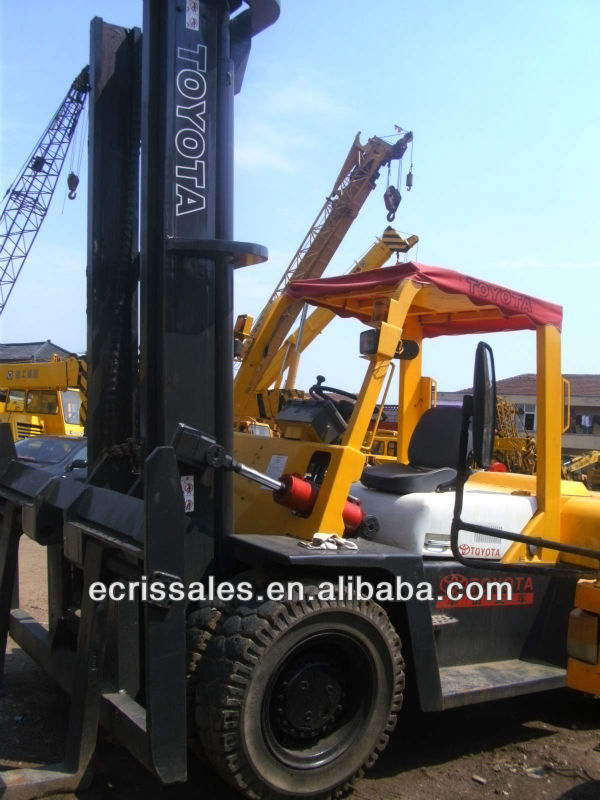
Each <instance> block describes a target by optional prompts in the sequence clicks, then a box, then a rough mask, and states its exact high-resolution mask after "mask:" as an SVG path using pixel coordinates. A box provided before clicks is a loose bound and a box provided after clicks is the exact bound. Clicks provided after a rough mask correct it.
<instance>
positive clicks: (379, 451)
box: [371, 439, 383, 456]
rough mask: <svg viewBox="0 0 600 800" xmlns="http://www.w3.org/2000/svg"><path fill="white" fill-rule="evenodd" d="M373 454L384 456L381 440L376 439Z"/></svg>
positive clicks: (372, 447) (372, 448)
mask: <svg viewBox="0 0 600 800" xmlns="http://www.w3.org/2000/svg"><path fill="white" fill-rule="evenodd" d="M371 453H372V455H374V456H380V455H382V454H383V442H382V441H381V440H379V439H375V441H374V442H373V444H372V445H371Z"/></svg>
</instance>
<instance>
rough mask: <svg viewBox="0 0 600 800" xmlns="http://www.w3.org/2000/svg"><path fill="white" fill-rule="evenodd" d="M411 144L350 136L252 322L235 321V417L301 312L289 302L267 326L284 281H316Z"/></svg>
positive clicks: (244, 412) (242, 410)
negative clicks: (261, 340) (386, 171)
mask: <svg viewBox="0 0 600 800" xmlns="http://www.w3.org/2000/svg"><path fill="white" fill-rule="evenodd" d="M412 139H413V135H412V133H410V132H407V133H404V135H403V136H401V137H400V138H399V139H398V140H397V141H396V142H395V143H394V144H390V143H389V142H386V141H385V140H383V139H381V138H379V137H377V136H374V137H372V138H370V139H369V140H368V141H367V143H366V144H365V145H362V144H361V142H360V138H359V134H357V135H356V137H355V139H354V142H353V143H352V146H351V147H350V150H349V151H348V155H347V156H346V159H345V161H344V163H343V165H342V169H341V170H340V173H339V175H338V176H337V178H336V180H335V182H334V184H333V188H332V190H331V191H330V193H329V195H328V196H327V198H326V200H325V203H324V204H323V207H322V208H321V210H320V211H319V214H318V215H317V217H316V219H315V221H314V222H313V224H312V225H311V227H310V229H309V231H308V233H307V234H306V236H305V237H304V240H303V241H302V244H301V245H300V247H299V248H298V249H297V251H296V253H295V255H294V257H293V258H292V260H291V262H290V264H289V265H288V267H287V268H286V270H285V272H284V273H283V275H282V277H281V279H280V281H279V283H278V284H277V286H276V287H275V290H274V291H273V293H272V295H271V297H270V298H269V300H268V301H267V303H266V305H265V307H264V308H263V310H262V311H261V313H260V314H259V316H258V318H257V319H256V321H255V322H254V324H253V325H252V320H251V319H250V317H247V316H246V317H242V318H241V320H240V319H238V325H236V332H237V338H238V341H239V342H241V348H240V352H239V356H238V358H239V359H240V366H239V369H238V371H237V374H236V377H235V383H234V415H235V417H236V418H240V417H243V416H244V415H247V414H248V413H250V412H249V410H248V403H249V401H250V405H252V403H251V398H252V397H253V396H254V394H255V392H256V391H257V387H258V385H259V383H260V384H261V385H264V379H263V376H264V374H265V372H266V371H267V370H268V369H269V368H270V367H271V364H272V361H273V359H274V358H275V356H276V355H277V354H278V352H279V351H280V348H281V346H282V345H283V343H284V341H285V339H286V337H287V335H288V334H289V332H290V330H291V328H292V326H293V325H294V322H295V321H296V319H297V318H298V317H299V316H300V313H301V311H302V306H303V303H302V302H301V301H298V302H296V303H293V304H291V306H290V307H289V308H287V309H286V311H285V313H284V314H282V315H281V316H280V317H279V318H278V319H277V323H276V324H275V325H271V321H272V320H271V317H272V315H273V313H275V308H276V301H277V299H278V298H279V297H281V295H282V294H283V292H284V291H285V289H286V287H287V286H288V284H289V283H290V281H292V280H300V279H304V278H319V277H321V275H322V274H323V272H324V271H325V269H326V268H327V265H328V264H329V263H330V261H331V259H332V257H333V255H334V253H335V251H336V250H337V248H338V246H339V245H340V242H341V241H342V239H343V238H344V236H345V235H346V233H347V231H348V230H349V228H350V226H351V225H352V222H353V221H354V219H355V218H356V216H357V214H358V212H359V211H360V209H361V208H362V206H363V204H364V202H365V200H366V199H367V197H368V196H369V194H370V193H371V191H372V190H373V189H374V188H375V182H376V180H377V178H378V176H379V170H380V169H381V168H382V167H383V166H385V165H386V164H389V163H390V162H391V161H392V160H394V159H400V158H402V156H403V155H404V153H405V152H406V149H407V147H408V145H409V143H410V142H412ZM388 216H390V215H388ZM267 326H268V327H269V330H270V331H272V333H271V335H270V337H269V341H268V342H267V343H266V345H263V346H261V349H260V351H259V350H257V348H256V341H257V339H258V337H259V334H260V333H261V332H262V331H263V330H264V329H265V327H267ZM269 374H272V373H271V372H270V373H269Z"/></svg>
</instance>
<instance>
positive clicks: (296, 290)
mask: <svg viewBox="0 0 600 800" xmlns="http://www.w3.org/2000/svg"><path fill="white" fill-rule="evenodd" d="M298 300H302V301H304V302H306V303H308V304H312V305H314V306H317V308H318V309H327V310H328V311H329V312H333V313H334V314H336V315H338V316H341V317H354V318H357V319H358V320H360V321H361V322H362V323H363V324H364V325H365V326H366V330H365V331H364V332H363V334H362V335H361V340H360V347H359V349H360V354H361V355H362V356H363V357H365V358H366V360H367V369H366V373H365V376H364V379H363V382H362V386H361V388H360V391H359V392H358V393H357V395H356V399H355V398H354V396H353V395H352V394H351V393H349V392H345V391H340V390H339V389H336V388H334V387H327V386H326V384H325V379H324V378H323V377H322V376H319V377H318V379H317V382H316V383H315V384H314V385H313V387H311V391H310V394H309V397H305V398H304V399H300V398H293V399H292V400H291V401H290V402H286V403H284V404H283V405H282V407H281V408H280V409H279V412H278V413H277V415H276V417H275V421H276V423H277V426H278V428H279V429H280V431H281V434H282V435H281V437H274V438H273V439H269V440H267V439H265V440H264V441H263V442H258V441H257V439H254V440H251V437H245V441H244V442H242V441H239V440H238V438H239V437H238V438H236V450H235V454H236V458H237V459H239V460H240V461H242V462H244V463H247V464H249V465H250V466H252V467H254V468H256V469H258V470H261V471H264V472H267V473H268V474H269V475H271V476H272V477H275V478H279V477H280V476H281V475H282V474H289V473H296V474H299V475H301V476H303V477H305V478H308V479H309V480H313V481H314V482H315V484H316V486H317V487H318V497H317V500H316V502H315V505H314V507H313V510H312V512H311V514H310V516H309V517H305V518H300V517H298V516H294V515H291V514H290V513H289V512H288V511H287V510H285V509H278V508H274V504H273V502H272V499H271V498H270V496H269V494H268V493H267V492H265V491H264V490H261V489H260V488H254V487H248V486H247V485H242V484H241V482H238V483H237V485H236V496H235V532H236V533H270V532H271V533H274V534H275V533H278V534H281V533H287V534H289V535H292V536H296V537H299V538H304V539H311V538H312V536H313V534H314V533H315V531H319V532H324V533H337V534H340V535H342V534H343V532H344V524H343V520H342V509H343V506H344V503H345V502H346V501H347V499H348V496H349V495H351V496H353V497H355V498H357V499H358V500H360V501H361V502H362V505H363V507H364V508H365V509H366V510H367V511H368V513H375V514H376V515H380V516H386V514H387V512H385V513H384V512H382V508H383V507H386V508H387V507H388V506H390V509H391V507H392V506H393V507H394V510H393V513H392V511H391V510H390V514H389V525H388V528H389V530H390V531H391V532H390V536H391V535H392V534H393V536H394V537H395V540H396V541H397V536H398V528H399V518H398V515H397V511H398V504H401V505H402V507H403V508H404V507H406V508H408V507H409V506H411V504H412V506H414V507H416V506H419V505H420V507H422V506H423V504H425V505H427V508H429V509H430V510H431V509H433V511H432V513H434V515H435V514H437V513H438V512H439V513H440V514H442V516H443V517H444V518H445V517H446V516H447V514H446V505H448V507H450V506H451V504H452V499H453V492H452V491H451V490H452V488H453V486H454V484H455V481H456V475H457V470H458V466H459V464H458V458H459V456H458V453H459V443H460V436H461V409H457V408H451V407H434V408H432V402H431V398H432V381H431V379H429V378H426V377H424V376H423V375H422V373H421V366H422V360H421V351H422V343H423V341H424V340H425V339H430V338H435V337H437V336H453V335H461V334H463V333H464V334H466V333H479V334H485V333H488V332H501V331H514V330H524V329H525V330H533V331H536V336H537V340H538V347H537V351H538V358H539V363H538V375H541V378H540V380H539V381H538V386H539V390H538V408H540V409H541V408H543V409H544V414H543V415H542V416H541V417H540V426H539V433H538V436H541V437H542V438H544V441H545V442H546V440H547V442H546V444H545V445H544V443H542V446H541V448H540V447H538V452H539V453H540V457H539V459H538V487H539V488H538V491H537V493H536V483H535V479H531V480H530V481H529V482H527V484H528V487H530V486H531V487H532V488H533V491H530V490H529V489H528V490H527V491H523V486H524V483H525V482H524V481H522V478H524V477H527V476H516V475H510V474H509V475H506V474H504V475H502V474H500V473H495V474H491V473H485V477H484V478H483V479H479V475H477V476H473V478H474V485H475V484H476V485H477V487H478V490H479V494H480V495H482V494H483V493H485V495H486V498H487V500H489V498H490V495H492V494H493V495H494V496H495V498H496V500H497V501H498V508H499V510H498V516H499V518H500V519H501V518H502V510H501V508H502V506H503V505H506V503H507V500H508V502H509V504H511V503H512V504H513V505H515V508H516V507H517V506H518V509H517V511H516V512H515V513H516V517H517V518H516V519H515V520H512V521H511V522H510V527H511V528H512V529H513V530H514V529H521V528H522V527H523V526H524V525H525V524H527V523H528V521H529V520H531V519H532V518H533V517H534V516H536V518H538V517H539V516H540V511H542V512H543V514H544V515H545V517H544V518H545V520H546V521H547V522H550V524H551V525H552V526H556V531H557V532H558V516H557V509H558V505H557V503H558V501H555V500H554V499H553V498H555V497H556V498H558V497H559V496H560V469H559V468H558V467H557V468H556V469H555V468H554V467H555V462H556V464H558V465H560V437H549V436H548V435H547V433H546V430H548V431H549V430H552V428H553V426H554V430H556V429H560V427H561V425H562V397H561V375H560V325H561V319H562V309H561V308H560V307H559V306H555V305H553V304H550V303H545V302H543V301H541V300H537V299H535V298H532V297H529V296H526V295H522V294H519V293H517V292H513V291H510V290H508V289H504V288H503V287H498V286H494V285H492V284H487V283H485V282H483V281H479V280H477V279H475V278H471V277H469V276H466V275H461V274H460V273H457V272H454V271H452V270H446V269H443V268H440V267H429V266H425V265H422V264H417V263H414V262H408V263H405V264H400V265H396V266H391V267H384V268H380V269H376V270H372V271H369V272H365V273H355V274H349V275H345V276H342V277H336V278H323V279H319V280H303V281H294V282H292V283H291V284H289V285H288V287H287V288H286V290H285V292H284V293H283V294H282V295H281V296H280V297H279V298H278V300H277V303H278V304H279V305H278V307H277V309H275V311H274V313H273V315H272V318H273V320H276V319H277V318H278V316H279V315H280V314H284V313H286V309H287V308H288V307H289V306H290V305H291V304H292V303H294V302H297V301H298ZM273 324H274V323H273ZM271 335H272V331H271V329H270V327H269V325H266V326H265V327H264V328H263V329H262V330H261V332H260V335H259V337H258V338H257V340H256V342H255V348H256V352H258V353H262V352H265V351H266V349H267V348H268V347H269V346H270V337H271ZM403 356H404V357H403ZM397 361H399V364H400V368H399V371H400V379H399V396H398V422H397V430H396V432H395V436H396V442H397V458H396V460H395V461H391V462H389V463H387V464H382V465H375V466H365V463H366V457H367V452H366V451H365V446H364V445H365V440H368V434H369V429H370V426H371V423H372V421H373V418H374V417H376V416H377V414H378V406H377V404H378V402H380V397H381V394H382V390H383V388H384V385H385V381H386V379H387V377H388V375H389V370H390V366H391V364H392V363H394V362H397ZM488 476H489V477H488ZM475 478H477V481H475ZM514 479H517V481H516V482H514ZM502 482H504V483H502ZM511 482H512V483H511ZM469 484H471V480H470V481H469ZM492 484H494V486H493V487H492ZM517 484H518V485H517ZM554 484H556V485H554ZM515 489H517V490H519V492H520V495H515V493H514V490H515ZM449 490H450V491H449ZM261 492H262V494H261ZM466 494H469V492H467V493H466ZM470 494H472V495H474V494H475V492H471V493H470ZM509 498H511V499H509ZM480 499H482V498H480ZM438 504H439V507H438ZM466 505H468V503H466ZM442 506H443V513H442ZM413 513H416V512H414V508H413V510H412V511H410V512H409V511H407V512H406V515H405V519H406V520H408V521H409V520H410V519H411V514H413ZM478 513H479V512H478ZM481 513H482V514H485V513H486V512H485V509H483V510H482V511H481ZM450 517H451V514H450ZM394 519H395V520H396V521H395V523H394V522H393V520H394ZM408 524H409V522H407V525H408ZM384 527H385V526H384ZM402 527H405V526H404V525H403V526H402ZM448 527H449V526H448ZM392 528H393V529H394V530H393V531H392ZM384 535H385V532H384ZM557 535H558V533H557ZM432 552H433V551H432ZM438 552H439V548H438Z"/></svg>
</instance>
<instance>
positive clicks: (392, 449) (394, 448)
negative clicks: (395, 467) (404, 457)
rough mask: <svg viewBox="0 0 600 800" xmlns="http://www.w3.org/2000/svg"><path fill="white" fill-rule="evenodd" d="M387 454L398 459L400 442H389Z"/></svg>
mask: <svg viewBox="0 0 600 800" xmlns="http://www.w3.org/2000/svg"><path fill="white" fill-rule="evenodd" d="M387 454H388V456H393V457H394V458H396V456H397V454H398V442H388V446H387Z"/></svg>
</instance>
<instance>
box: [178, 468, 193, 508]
mask: <svg viewBox="0 0 600 800" xmlns="http://www.w3.org/2000/svg"><path fill="white" fill-rule="evenodd" d="M181 491H182V492H183V502H184V505H185V513H186V514H187V513H189V512H190V511H193V510H194V476H193V475H182V476H181Z"/></svg>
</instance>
